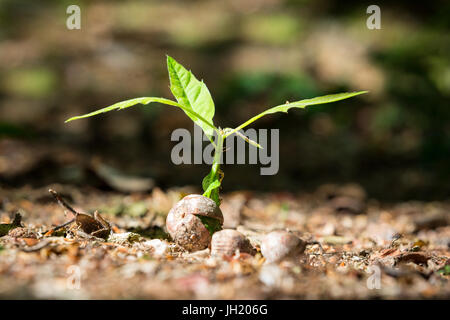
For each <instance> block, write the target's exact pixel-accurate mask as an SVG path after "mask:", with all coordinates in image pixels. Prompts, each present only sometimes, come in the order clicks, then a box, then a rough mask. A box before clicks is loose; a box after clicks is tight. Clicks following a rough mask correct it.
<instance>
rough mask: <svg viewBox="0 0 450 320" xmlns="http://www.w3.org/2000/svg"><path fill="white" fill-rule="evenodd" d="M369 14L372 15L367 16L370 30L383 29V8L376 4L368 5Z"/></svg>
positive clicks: (367, 24) (367, 11)
mask: <svg viewBox="0 0 450 320" xmlns="http://www.w3.org/2000/svg"><path fill="white" fill-rule="evenodd" d="M366 13H367V14H370V16H369V17H368V18H367V21H366V26H367V29H369V30H374V29H377V30H379V29H381V9H380V7H379V6H377V5H376V4H372V5H370V6H368V7H367V10H366Z"/></svg>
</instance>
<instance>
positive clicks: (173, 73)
mask: <svg viewBox="0 0 450 320" xmlns="http://www.w3.org/2000/svg"><path fill="white" fill-rule="evenodd" d="M167 69H168V71H169V78H170V90H171V91H172V93H173V95H174V97H175V98H176V99H177V101H178V103H179V104H181V105H182V106H183V107H184V108H185V110H186V109H188V110H193V111H195V112H196V113H198V114H199V115H201V116H202V117H203V118H204V119H205V120H206V121H208V122H209V124H210V125H205V123H204V122H202V121H199V120H198V119H197V118H196V117H194V116H193V115H192V113H191V114H189V113H187V114H188V116H189V117H191V119H192V120H193V121H194V122H195V123H196V124H197V125H199V126H200V127H201V128H202V129H203V131H204V132H205V134H206V135H207V136H208V138H210V139H211V137H212V135H213V133H214V130H213V129H212V128H214V124H213V120H212V119H213V117H214V111H215V109H214V102H213V99H212V97H211V94H210V93H209V90H208V88H207V87H206V85H205V84H204V83H203V81H199V80H197V78H195V76H194V75H193V74H192V72H191V71H188V70H186V68H184V67H183V66H182V65H181V64H179V63H178V62H176V61H175V59H173V58H172V57H169V56H167Z"/></svg>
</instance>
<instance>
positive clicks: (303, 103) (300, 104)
mask: <svg viewBox="0 0 450 320" xmlns="http://www.w3.org/2000/svg"><path fill="white" fill-rule="evenodd" d="M367 92H368V91H359V92H345V93H337V94H330V95H326V96H321V97H315V98H312V99H304V100H300V101H296V102H292V103H285V104H282V105H279V106H276V107H273V108H270V109H268V110H266V111H264V112H262V113H260V114H258V115H256V116H254V117H253V118H251V119H250V120H248V121H246V122H244V123H243V124H241V125H240V126H239V127H237V128H235V129H233V130H231V131H230V132H228V133H227V134H226V135H225V137H228V136H229V135H231V134H233V133H235V132H237V131H239V130H241V129H242V128H245V127H246V126H248V125H249V124H251V123H253V122H254V121H256V120H258V119H259V118H261V117H263V116H265V115H267V114H272V113H276V112H288V110H289V109H291V108H305V107H307V106H311V105H316V104H323V103H330V102H336V101H339V100H344V99H348V98H351V97H354V96H357V95H360V94H363V93H367Z"/></svg>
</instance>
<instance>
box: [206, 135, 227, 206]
mask: <svg viewBox="0 0 450 320" xmlns="http://www.w3.org/2000/svg"><path fill="white" fill-rule="evenodd" d="M224 139H225V138H224V133H223V131H222V130H221V129H219V130H218V131H217V142H216V144H215V149H214V159H213V164H212V168H211V171H210V173H209V174H208V176H207V177H206V178H207V181H208V180H209V181H208V183H207V185H209V184H211V183H213V182H214V181H217V180H218V181H220V159H221V156H222V152H223V141H224ZM204 188H205V187H204ZM203 195H204V196H205V197H208V198H211V199H212V200H214V201H215V202H216V203H217V205H220V198H219V187H217V188H215V189H212V190H210V191H208V192H205V193H204V194H203Z"/></svg>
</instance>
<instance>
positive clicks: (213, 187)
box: [202, 166, 221, 206]
mask: <svg viewBox="0 0 450 320" xmlns="http://www.w3.org/2000/svg"><path fill="white" fill-rule="evenodd" d="M220 185H221V182H220V178H219V174H218V173H217V169H215V168H214V166H213V168H212V169H211V171H210V172H209V173H208V175H207V176H206V177H204V178H203V181H202V187H203V191H204V193H203V196H205V197H208V198H210V199H212V200H214V202H215V203H216V204H217V205H218V206H220V198H219V187H220Z"/></svg>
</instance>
